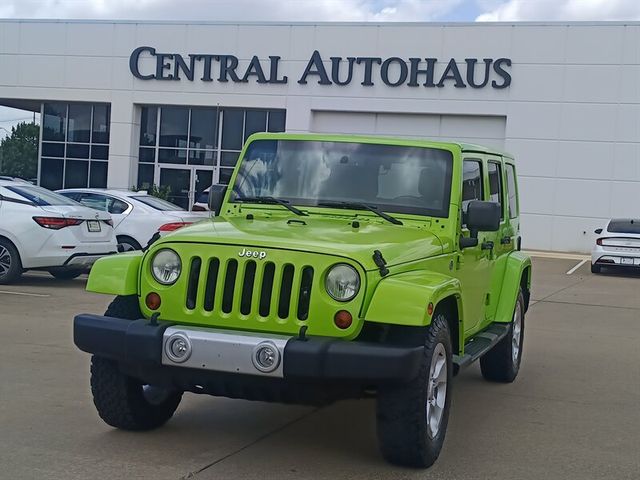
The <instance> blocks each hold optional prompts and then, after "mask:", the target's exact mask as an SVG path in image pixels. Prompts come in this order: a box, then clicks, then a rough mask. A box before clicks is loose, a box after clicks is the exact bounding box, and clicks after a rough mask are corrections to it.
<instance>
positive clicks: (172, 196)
mask: <svg viewBox="0 0 640 480" xmlns="http://www.w3.org/2000/svg"><path fill="white" fill-rule="evenodd" d="M215 170H216V169H215V168H210V169H205V168H202V167H200V168H198V167H182V166H180V167H178V166H171V167H165V166H159V167H158V171H157V176H156V179H157V181H156V184H157V185H160V187H161V188H162V187H169V188H170V189H171V190H170V193H169V196H168V197H167V200H169V201H170V202H171V203H175V204H176V205H179V206H181V207H182V208H184V209H186V210H191V207H192V206H193V204H194V202H197V201H198V197H199V196H201V194H202V193H203V192H204V191H205V190H206V189H207V188H209V187H210V186H211V185H212V184H213V183H214V179H215V173H216V172H215ZM204 203H207V202H206V201H205V202H204Z"/></svg>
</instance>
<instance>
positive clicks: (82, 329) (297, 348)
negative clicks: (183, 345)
mask: <svg viewBox="0 0 640 480" xmlns="http://www.w3.org/2000/svg"><path fill="white" fill-rule="evenodd" d="M73 334H74V342H75V344H76V346H77V347H78V348H79V349H80V350H83V351H85V352H88V353H93V354H95V355H99V356H103V357H107V358H111V359H113V360H116V361H118V362H119V363H120V364H121V365H123V368H125V369H128V370H135V371H138V372H153V377H154V378H153V382H159V383H162V384H172V383H173V384H178V383H179V381H180V378H183V377H184V374H185V372H189V377H190V378H191V379H193V380H192V382H194V383H198V379H199V378H201V379H202V381H203V382H204V381H205V380H206V379H207V378H210V377H211V375H212V374H220V375H225V376H229V375H233V376H235V377H246V378H251V377H275V378H276V379H280V380H284V381H289V380H291V381H294V382H299V381H320V382H323V381H351V382H355V383H358V384H361V385H363V386H378V385H383V384H388V383H404V382H408V381H410V380H412V379H414V378H415V377H416V376H417V375H418V370H419V368H420V360H421V357H422V355H423V348H422V347H405V346H397V345H381V344H377V343H370V342H360V341H345V340H340V339H335V338H324V337H308V338H306V339H299V338H297V337H286V336H281V335H272V336H269V335H264V334H257V333H251V332H234V331H230V330H218V329H212V328H211V329H210V328H198V327H186V326H181V325H172V324H171V323H166V322H160V323H158V324H156V325H152V324H150V322H149V321H148V320H145V319H140V320H134V321H131V320H123V319H119V318H113V317H104V316H98V315H89V314H82V315H78V316H76V317H75V319H74V324H73ZM176 336H183V337H184V338H187V339H188V344H189V349H190V352H189V355H188V356H187V358H186V359H184V360H182V359H181V360H180V361H175V360H172V359H171V358H170V357H171V355H170V354H168V353H167V352H168V347H167V345H168V343H169V342H170V341H171V339H173V338H176ZM265 343H267V344H269V345H271V346H272V347H274V348H276V349H277V350H278V353H279V355H280V357H279V362H278V365H277V368H275V369H274V370H272V371H269V372H264V371H261V370H260V369H259V368H258V367H257V366H256V365H255V363H256V362H255V360H254V354H255V352H256V349H257V348H258V347H259V346H261V345H264V344H265ZM138 376H145V374H144V373H140V374H138ZM141 379H142V380H145V381H148V382H149V383H151V381H152V380H150V379H146V378H141ZM174 380H175V381H174Z"/></svg>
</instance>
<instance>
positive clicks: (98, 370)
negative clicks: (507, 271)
mask: <svg viewBox="0 0 640 480" xmlns="http://www.w3.org/2000/svg"><path fill="white" fill-rule="evenodd" d="M105 315H106V316H109V317H117V318H124V319H127V320H136V319H138V318H142V313H141V312H140V307H139V305H138V298H137V297H136V296H135V295H128V296H119V297H116V298H115V299H114V300H113V302H111V304H110V305H109V307H108V308H107V311H106V312H105ZM91 393H92V394H93V403H94V405H95V406H96V409H97V410H98V415H100V418H102V420H104V421H105V423H107V424H108V425H111V426H112V427H116V428H120V429H123V430H151V429H154V428H158V427H160V426H161V425H163V424H165V423H166V422H167V421H168V420H169V419H170V418H171V417H172V416H173V414H174V412H175V411H176V408H178V405H179V404H180V400H181V399H182V392H181V391H169V390H163V389H159V388H157V387H151V386H149V385H143V384H142V382H140V381H139V380H137V379H135V378H133V377H130V376H128V375H125V374H124V373H123V372H122V371H121V370H120V368H119V366H118V363H117V362H116V361H114V360H110V359H107V358H103V357H99V356H97V355H93V356H92V357H91Z"/></svg>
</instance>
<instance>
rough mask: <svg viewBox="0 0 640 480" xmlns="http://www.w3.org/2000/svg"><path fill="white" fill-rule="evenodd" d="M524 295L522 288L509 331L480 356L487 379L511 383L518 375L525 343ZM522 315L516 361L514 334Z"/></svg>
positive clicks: (481, 366)
mask: <svg viewBox="0 0 640 480" xmlns="http://www.w3.org/2000/svg"><path fill="white" fill-rule="evenodd" d="M524 310H525V309H524V296H523V294H522V289H520V292H518V298H517V300H516V306H515V308H514V321H513V322H512V323H511V325H510V327H509V333H507V335H506V336H505V337H504V338H503V339H502V340H500V342H499V343H498V344H497V345H496V346H495V347H493V348H492V349H491V350H489V351H488V352H487V353H486V354H484V355H483V356H482V357H480V370H481V371H482V376H483V377H484V378H485V380H489V381H491V382H500V383H511V382H513V381H514V380H515V379H516V377H517V376H518V372H519V371H520V363H521V361H522V346H523V344H524ZM518 312H519V315H520V340H519V342H518V343H519V349H518V354H517V357H516V361H514V358H513V351H514V350H513V336H514V326H515V325H516V322H515V317H516V315H517V313H518Z"/></svg>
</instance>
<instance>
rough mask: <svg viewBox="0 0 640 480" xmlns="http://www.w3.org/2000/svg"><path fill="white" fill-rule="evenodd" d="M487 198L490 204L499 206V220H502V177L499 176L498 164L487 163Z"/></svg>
mask: <svg viewBox="0 0 640 480" xmlns="http://www.w3.org/2000/svg"><path fill="white" fill-rule="evenodd" d="M488 169H489V196H490V200H491V201H492V202H498V203H499V204H500V212H501V214H500V218H504V206H503V204H502V175H501V174H500V164H499V163H498V162H489V166H488Z"/></svg>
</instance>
